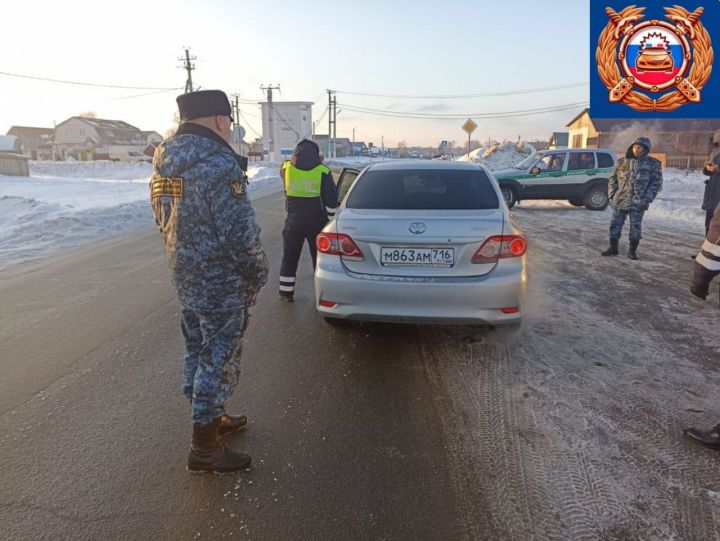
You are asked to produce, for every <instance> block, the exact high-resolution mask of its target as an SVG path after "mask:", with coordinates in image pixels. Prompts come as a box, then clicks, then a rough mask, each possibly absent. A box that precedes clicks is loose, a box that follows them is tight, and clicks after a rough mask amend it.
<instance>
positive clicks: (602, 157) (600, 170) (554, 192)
mask: <svg viewBox="0 0 720 541" xmlns="http://www.w3.org/2000/svg"><path fill="white" fill-rule="evenodd" d="M615 162H616V160H615V154H614V153H613V152H612V151H610V150H604V149H592V148H583V149H564V150H543V151H541V152H537V153H535V154H533V155H532V156H529V157H528V158H526V159H524V160H523V161H521V162H520V163H519V164H517V165H516V166H514V167H513V168H511V169H505V170H502V171H494V172H493V175H494V176H495V178H496V179H497V181H498V184H499V185H500V190H501V192H502V194H503V198H504V199H505V202H506V203H507V206H508V207H510V208H512V207H513V205H515V203H517V202H518V201H522V200H523V199H567V200H568V201H569V202H570V203H571V204H572V205H575V206H576V207H581V206H583V205H584V206H585V207H586V208H588V209H590V210H604V209H605V208H606V207H607V206H608V202H609V201H608V195H607V185H608V177H609V176H610V175H611V174H612V172H613V169H614V167H615Z"/></svg>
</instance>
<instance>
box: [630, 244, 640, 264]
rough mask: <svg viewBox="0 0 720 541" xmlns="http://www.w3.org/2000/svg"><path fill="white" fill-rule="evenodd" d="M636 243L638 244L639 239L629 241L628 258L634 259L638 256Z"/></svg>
mask: <svg viewBox="0 0 720 541" xmlns="http://www.w3.org/2000/svg"><path fill="white" fill-rule="evenodd" d="M638 244H640V241H639V240H631V241H630V248H629V249H628V257H629V258H630V259H632V260H633V261H636V260H637V258H638V256H637V247H638Z"/></svg>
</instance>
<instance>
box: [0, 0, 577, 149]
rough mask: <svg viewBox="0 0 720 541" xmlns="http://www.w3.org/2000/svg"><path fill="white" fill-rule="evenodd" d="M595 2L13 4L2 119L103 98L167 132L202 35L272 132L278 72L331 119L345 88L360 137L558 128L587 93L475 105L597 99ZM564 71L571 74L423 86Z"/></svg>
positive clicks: (204, 57) (284, 94)
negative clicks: (186, 66) (592, 92)
mask: <svg viewBox="0 0 720 541" xmlns="http://www.w3.org/2000/svg"><path fill="white" fill-rule="evenodd" d="M588 14H589V1H588V0H580V1H578V0H561V1H556V2H535V1H530V0H503V1H498V2H488V1H483V0H475V1H461V0H447V1H445V2H442V3H439V2H426V1H417V0H416V1H414V2H409V1H408V2H405V1H395V2H387V1H384V2H383V1H376V0H366V1H364V2H356V3H352V2H340V1H336V2H329V1H326V0H315V1H313V2H297V1H289V0H266V1H263V2H246V1H230V0H205V1H202V2H201V1H199V0H173V1H168V0H154V1H153V2H146V1H145V2H139V1H136V0H126V1H124V2H118V3H104V2H97V0H93V1H85V0H76V1H70V2H57V1H49V0H35V1H34V2H26V3H20V2H13V3H12V4H10V5H8V6H5V7H4V9H3V23H4V24H3V25H2V27H3V29H2V32H0V51H2V54H1V55H0V72H2V73H0V89H1V94H2V97H3V100H2V102H3V103H2V106H0V133H6V132H7V130H8V129H9V128H10V127H11V126H13V125H23V126H38V127H52V126H53V123H60V122H62V121H63V120H66V119H67V118H69V117H71V116H74V115H78V114H81V113H83V112H88V111H92V112H95V113H96V114H97V116H98V117H100V118H108V119H114V120H124V121H126V122H129V123H130V124H133V125H134V126H137V127H138V128H140V129H141V130H155V131H158V132H160V133H161V134H162V133H164V132H165V131H166V130H168V129H169V128H171V126H172V121H173V113H174V112H175V111H176V104H175V97H176V96H177V95H178V94H180V93H182V92H183V90H184V87H185V80H186V73H185V71H184V70H182V69H181V67H180V66H181V64H182V62H181V61H180V60H178V58H179V57H181V56H184V54H185V53H184V51H185V48H186V47H189V48H190V51H191V54H192V55H193V56H196V57H197V59H196V60H195V61H194V63H195V67H196V69H195V70H194V71H193V82H194V84H195V85H196V87H197V85H200V87H201V88H203V89H213V88H219V89H221V90H224V91H225V92H227V93H228V94H231V93H238V94H239V95H240V100H241V111H242V113H243V114H242V118H240V119H239V121H240V123H241V125H243V127H244V128H245V130H246V132H247V135H246V137H245V138H246V140H253V139H254V138H255V137H257V136H258V135H259V133H260V131H261V122H260V107H259V105H257V102H258V101H261V100H264V99H265V98H264V94H263V92H262V91H261V90H260V86H262V85H268V84H273V85H279V86H280V91H279V92H277V91H276V92H275V94H274V99H275V100H279V101H312V102H314V103H315V105H314V106H313V119H314V120H316V121H317V120H318V119H319V118H320V121H319V122H318V123H317V127H316V132H317V133H327V120H328V118H327V114H324V112H325V110H326V107H327V101H328V96H327V89H332V90H335V91H337V103H338V106H337V108H338V116H337V120H338V124H337V135H338V137H350V138H352V134H353V129H354V130H355V139H356V140H358V141H365V142H366V143H367V142H373V143H374V144H375V145H377V146H379V145H380V142H381V141H384V144H385V146H397V144H398V143H400V142H404V143H406V144H407V145H408V146H413V145H427V146H435V145H438V144H439V142H440V141H442V140H448V141H457V143H458V144H463V142H466V141H467V134H466V133H465V132H464V131H463V130H462V127H461V126H462V125H463V123H464V118H465V117H466V116H467V117H470V118H473V119H474V120H475V121H476V122H477V124H478V128H477V130H476V131H475V132H474V133H473V135H472V138H473V139H478V140H481V141H485V140H487V139H489V138H492V139H497V140H502V139H516V138H517V137H518V136H522V137H523V138H525V139H526V140H533V139H543V140H547V139H548V137H549V135H550V134H551V132H553V131H562V130H564V129H565V125H566V124H567V123H568V122H569V121H570V120H571V119H572V118H573V117H574V116H575V115H576V114H577V113H579V112H580V111H581V110H582V108H583V106H582V105H576V106H570V107H569V108H568V109H567V110H564V111H556V112H552V113H544V114H538V115H523V116H517V117H514V118H494V119H493V118H481V117H479V116H477V115H478V114H488V113H504V112H516V111H523V110H527V109H537V108H543V107H551V108H552V107H555V106H562V105H571V104H579V103H584V102H587V101H588V98H589V89H588V86H587V81H588V72H589V20H588V18H589V15H588ZM7 74H13V75H25V76H32V77H41V78H46V79H60V80H65V81H74V82H81V83H92V84H101V85H114V86H126V87H142V89H140V88H138V89H135V88H125V89H123V88H104V87H99V86H85V85H69V84H61V83H55V82H49V81H40V80H35V79H27V78H20V77H16V76H11V75H7ZM559 86H560V87H566V88H562V89H559V90H554V91H547V92H538V93H531V94H511V95H505V96H485V97H473V98H447V97H433V98H425V97H426V96H457V95H467V94H482V93H485V94H487V93H503V92H505V93H506V92H515V91H519V90H527V89H544V88H548V87H559ZM157 89H159V90H157ZM166 89H171V90H166ZM360 94H381V95H382V96H367V95H360ZM393 96H419V97H420V98H408V97H393ZM358 108H364V109H374V110H376V111H382V113H381V114H380V115H376V114H371V113H369V112H360V111H357V110H356V109H358ZM353 109H355V110H353ZM386 111H393V112H400V113H406V112H413V113H424V114H435V115H438V114H445V115H447V114H453V115H455V116H457V117H459V118H454V119H428V118H422V119H418V118H397V117H393V116H387V113H386ZM323 114H324V116H323Z"/></svg>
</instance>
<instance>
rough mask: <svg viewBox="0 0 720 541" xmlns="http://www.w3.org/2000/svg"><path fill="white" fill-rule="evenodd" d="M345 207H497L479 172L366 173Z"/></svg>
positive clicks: (411, 171) (495, 196)
mask: <svg viewBox="0 0 720 541" xmlns="http://www.w3.org/2000/svg"><path fill="white" fill-rule="evenodd" d="M345 206H346V207H347V208H353V209H400V210H404V209H407V210H472V209H496V208H499V206H500V201H499V199H498V196H497V193H496V192H495V189H494V187H493V185H492V181H491V180H490V179H489V178H488V176H487V175H486V174H485V171H483V170H482V169H477V170H470V169H455V170H452V169H444V170H443V169H427V170H416V169H414V170H409V171H408V170H395V171H373V170H372V169H371V170H369V171H366V172H365V174H364V175H362V176H361V177H359V178H358V180H357V181H356V182H355V186H354V187H353V190H352V192H351V193H350V195H349V197H348V200H347V203H346V204H345Z"/></svg>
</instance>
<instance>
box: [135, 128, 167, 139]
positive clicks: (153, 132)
mask: <svg viewBox="0 0 720 541" xmlns="http://www.w3.org/2000/svg"><path fill="white" fill-rule="evenodd" d="M140 133H142V134H143V137H145V138H147V136H148V135H153V134H155V135H159V136H160V137H162V135H160V134H159V133H158V132H156V131H155V130H149V131H141V132H140Z"/></svg>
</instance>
